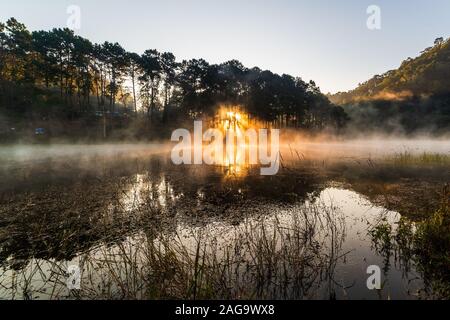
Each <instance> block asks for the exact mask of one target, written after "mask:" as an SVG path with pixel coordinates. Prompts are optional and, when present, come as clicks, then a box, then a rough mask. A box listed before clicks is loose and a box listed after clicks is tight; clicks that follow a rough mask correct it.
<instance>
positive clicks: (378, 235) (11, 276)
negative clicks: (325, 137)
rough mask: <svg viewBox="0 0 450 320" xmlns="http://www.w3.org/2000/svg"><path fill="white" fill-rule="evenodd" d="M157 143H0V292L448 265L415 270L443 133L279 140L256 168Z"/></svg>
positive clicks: (278, 286) (441, 165)
mask: <svg viewBox="0 0 450 320" xmlns="http://www.w3.org/2000/svg"><path fill="white" fill-rule="evenodd" d="M169 152H170V146H169V145H166V144H156V143H155V144H118V145H112V144H111V145H47V146H45V145H34V146H30V145H21V146H3V147H0V178H1V179H2V184H1V186H0V298H2V299H100V298H106V299H174V298H175V299H177V298H186V299H211V298H217V299H266V298H268V299H271V298H272V299H430V298H431V299H432V298H438V297H441V296H442V294H444V295H445V294H446V292H447V291H445V290H446V289H445V290H443V291H442V290H441V287H442V286H444V287H445V286H446V285H449V283H448V271H446V270H444V269H445V266H443V265H439V264H436V265H435V266H434V269H433V268H431V269H430V267H427V266H426V264H425V263H424V259H426V257H425V258H424V256H423V254H422V253H421V251H420V250H419V249H420V248H421V247H420V246H419V244H422V242H420V243H419V242H418V240H417V239H416V238H415V234H416V233H417V232H418V231H420V232H422V230H428V229H426V227H427V226H428V225H427V224H425V223H424V222H423V221H426V219H428V217H429V216H431V215H432V214H434V213H435V212H436V211H438V210H439V208H441V206H442V204H441V202H442V192H443V191H442V190H443V188H444V187H445V185H446V183H448V182H449V181H450V179H449V177H450V166H449V162H448V159H449V158H448V157H449V156H450V142H449V141H446V140H368V141H363V140H359V141H347V142H342V141H341V142H327V143H324V142H320V141H317V142H310V141H302V140H301V139H292V140H290V141H289V142H285V143H284V144H283V146H282V149H281V154H282V162H283V163H282V169H281V170H280V172H279V174H278V175H276V176H267V177H263V176H260V175H259V170H257V168H252V167H213V166H210V167H205V166H175V165H173V164H172V163H171V161H170V157H169ZM445 196H446V195H445V194H444V197H445ZM441 210H446V207H445V208H444V209H441ZM423 238H424V237H423V236H422V237H421V239H423ZM441 251H442V250H441ZM440 253H441V255H444V256H445V255H446V254H447V253H448V252H446V251H444V252H440ZM444 261H445V260H444ZM70 266H75V267H76V268H78V270H79V274H80V277H79V278H80V288H79V289H76V290H70V283H69V286H68V280H69V282H70V281H72V280H74V279H75V278H74V275H72V274H68V271H69V270H71V268H70ZM369 266H378V267H379V269H380V271H381V283H382V285H381V289H380V290H369V289H368V287H367V279H368V278H369V276H370V274H368V267H369ZM76 276H77V274H76V273H75V277H76ZM77 279H78V278H76V279H75V280H77ZM75 282H76V281H75ZM75 282H74V283H75ZM447 288H448V287H447ZM442 292H444V293H442Z"/></svg>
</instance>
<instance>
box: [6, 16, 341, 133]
mask: <svg viewBox="0 0 450 320" xmlns="http://www.w3.org/2000/svg"><path fill="white" fill-rule="evenodd" d="M221 104H230V105H240V106H242V107H243V108H244V109H245V111H246V112H247V113H248V114H249V115H250V116H251V117H255V118H257V119H260V120H262V121H266V122H267V123H271V124H273V125H277V126H284V127H295V128H303V129H307V130H321V129H324V128H335V129H339V128H342V127H344V126H345V124H346V122H347V120H348V117H347V115H346V113H345V112H344V110H343V109H342V108H341V107H338V106H336V105H333V104H332V103H331V102H330V101H329V100H328V98H327V97H326V96H325V95H323V94H322V93H321V92H320V89H319V88H318V87H317V86H316V84H315V83H314V82H313V81H310V82H304V81H303V80H302V79H301V78H298V77H292V76H290V75H286V74H283V75H278V74H275V73H272V72H270V71H267V70H261V69H259V68H257V67H254V68H247V67H245V66H243V65H242V63H240V62H239V61H237V60H232V61H228V62H225V63H222V64H209V63H208V62H207V61H205V60H204V59H191V60H184V61H181V62H178V61H177V60H176V58H175V56H174V54H172V53H170V52H164V53H161V52H158V51H157V50H146V51H145V52H144V53H143V54H137V53H133V52H128V51H127V50H125V49H124V48H123V47H122V46H121V45H120V44H119V43H111V42H104V43H102V44H96V43H92V42H91V41H89V40H88V39H85V38H83V37H80V36H78V35H76V34H75V33H74V32H73V31H72V30H70V29H66V28H65V29H60V28H55V29H53V30H50V31H33V32H30V31H29V30H27V28H26V26H25V25H24V24H22V23H20V22H18V21H17V20H16V19H14V18H11V19H9V20H8V21H7V22H6V23H1V22H0V108H2V110H3V112H6V114H9V115H11V114H14V115H24V114H39V110H41V109H42V110H48V109H49V108H50V110H51V111H50V113H51V114H53V115H55V114H57V115H58V116H60V117H71V118H77V117H81V116H85V115H89V114H95V113H99V112H100V113H102V114H104V113H109V114H112V113H120V112H123V111H124V110H126V111H127V112H129V113H131V114H134V115H136V116H138V117H139V116H140V117H145V118H146V119H149V123H160V124H161V123H162V124H167V123H170V122H171V121H174V119H183V120H188V119H195V118H199V117H202V116H208V115H213V114H214V113H215V112H216V109H217V107H218V106H219V105H221ZM39 108H41V109H39ZM47 112H48V111H47Z"/></svg>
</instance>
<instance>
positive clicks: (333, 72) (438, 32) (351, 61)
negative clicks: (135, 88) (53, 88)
mask: <svg viewBox="0 0 450 320" xmlns="http://www.w3.org/2000/svg"><path fill="white" fill-rule="evenodd" d="M71 5H77V6H78V7H79V8H80V10H81V11H80V12H81V15H80V18H81V19H80V29H79V30H77V31H76V33H77V34H79V35H81V36H83V37H86V38H88V39H89V40H91V41H93V42H97V43H102V42H104V41H110V42H119V43H120V44H121V45H122V46H123V47H124V48H125V49H127V50H128V51H133V52H137V53H143V52H144V51H145V50H146V49H157V50H158V51H161V52H165V51H170V52H172V53H174V54H175V55H176V57H177V60H179V61H181V60H183V59H193V58H203V59H205V60H207V61H208V62H210V63H222V62H226V61H228V60H231V59H237V60H239V61H241V62H242V63H243V64H244V65H245V66H247V67H254V66H258V67H260V68H261V69H269V70H271V71H273V72H276V73H279V74H283V73H286V74H290V75H292V76H295V77H301V78H303V79H304V80H305V81H309V80H314V81H315V82H316V84H317V85H318V86H319V87H320V88H321V90H322V92H324V93H328V92H331V93H335V92H338V91H347V90H350V89H353V88H355V87H356V86H357V85H358V83H361V82H364V81H366V80H368V79H369V78H371V77H372V76H374V75H376V74H382V73H384V72H386V71H388V70H391V69H395V68H398V67H399V66H400V64H401V62H402V61H403V60H405V59H406V58H408V57H415V56H417V55H419V53H420V52H421V51H422V50H423V49H425V48H427V47H429V46H431V45H432V44H433V42H434V40H435V39H436V38H437V37H444V38H447V37H449V36H450V0H433V1H427V0H340V1H338V0H220V1H219V0H128V1H123V0H94V1H92V0H70V1H68V0H39V1H36V0H13V1H11V0H0V21H2V22H5V21H6V20H7V19H8V18H10V17H15V18H16V19H17V20H19V21H20V22H22V23H24V24H26V25H27V27H28V28H29V29H30V30H31V31H34V30H49V29H52V28H55V27H66V26H67V21H68V19H69V16H70V15H69V14H68V13H67V8H68V7H69V6H71ZM370 5H376V6H378V7H379V8H380V10H381V11H380V17H381V25H380V27H381V29H376V30H370V29H369V28H368V27H367V20H368V18H369V16H370V14H368V13H367V8H368V7H369V6H370Z"/></svg>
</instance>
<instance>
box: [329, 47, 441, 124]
mask: <svg viewBox="0 0 450 320" xmlns="http://www.w3.org/2000/svg"><path fill="white" fill-rule="evenodd" d="M329 98H330V100H331V101H332V102H333V103H336V104H338V105H341V106H343V107H344V109H345V110H346V112H347V113H348V114H349V116H350V118H351V126H352V127H354V128H357V129H358V130H368V129H369V130H370V129H372V130H381V131H388V132H394V131H403V132H404V133H414V132H420V131H424V132H432V133H448V131H449V130H450V39H447V40H444V38H438V39H436V41H435V42H434V45H433V46H432V47H429V48H427V49H425V50H424V51H423V52H421V54H420V55H419V56H418V57H417V58H414V59H413V58H408V59H406V60H405V61H404V62H403V63H402V64H401V66H400V67H399V68H398V69H396V70H390V71H388V72H386V73H385V74H383V75H376V76H374V77H373V78H372V79H370V80H369V81H367V82H365V83H363V84H361V85H359V86H358V87H357V88H356V89H355V90H352V91H349V92H340V93H337V94H335V95H331V96H329Z"/></svg>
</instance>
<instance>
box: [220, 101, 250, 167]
mask: <svg viewBox="0 0 450 320" xmlns="http://www.w3.org/2000/svg"><path fill="white" fill-rule="evenodd" d="M215 125H216V127H217V128H219V129H220V130H221V131H222V132H223V134H224V137H226V136H227V133H228V134H231V135H232V136H233V137H234V143H233V146H234V148H233V150H231V151H230V150H228V151H227V152H225V157H224V159H223V162H222V163H221V165H222V166H224V167H226V171H227V174H228V175H242V174H243V169H244V168H245V167H246V166H247V165H248V163H246V153H247V151H248V149H249V146H248V143H247V142H246V140H245V136H244V135H245V131H246V130H247V129H249V128H250V125H249V115H248V114H246V113H245V112H243V111H241V108H240V107H238V106H235V107H222V108H220V109H219V112H218V114H217V116H216V118H215Z"/></svg>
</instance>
